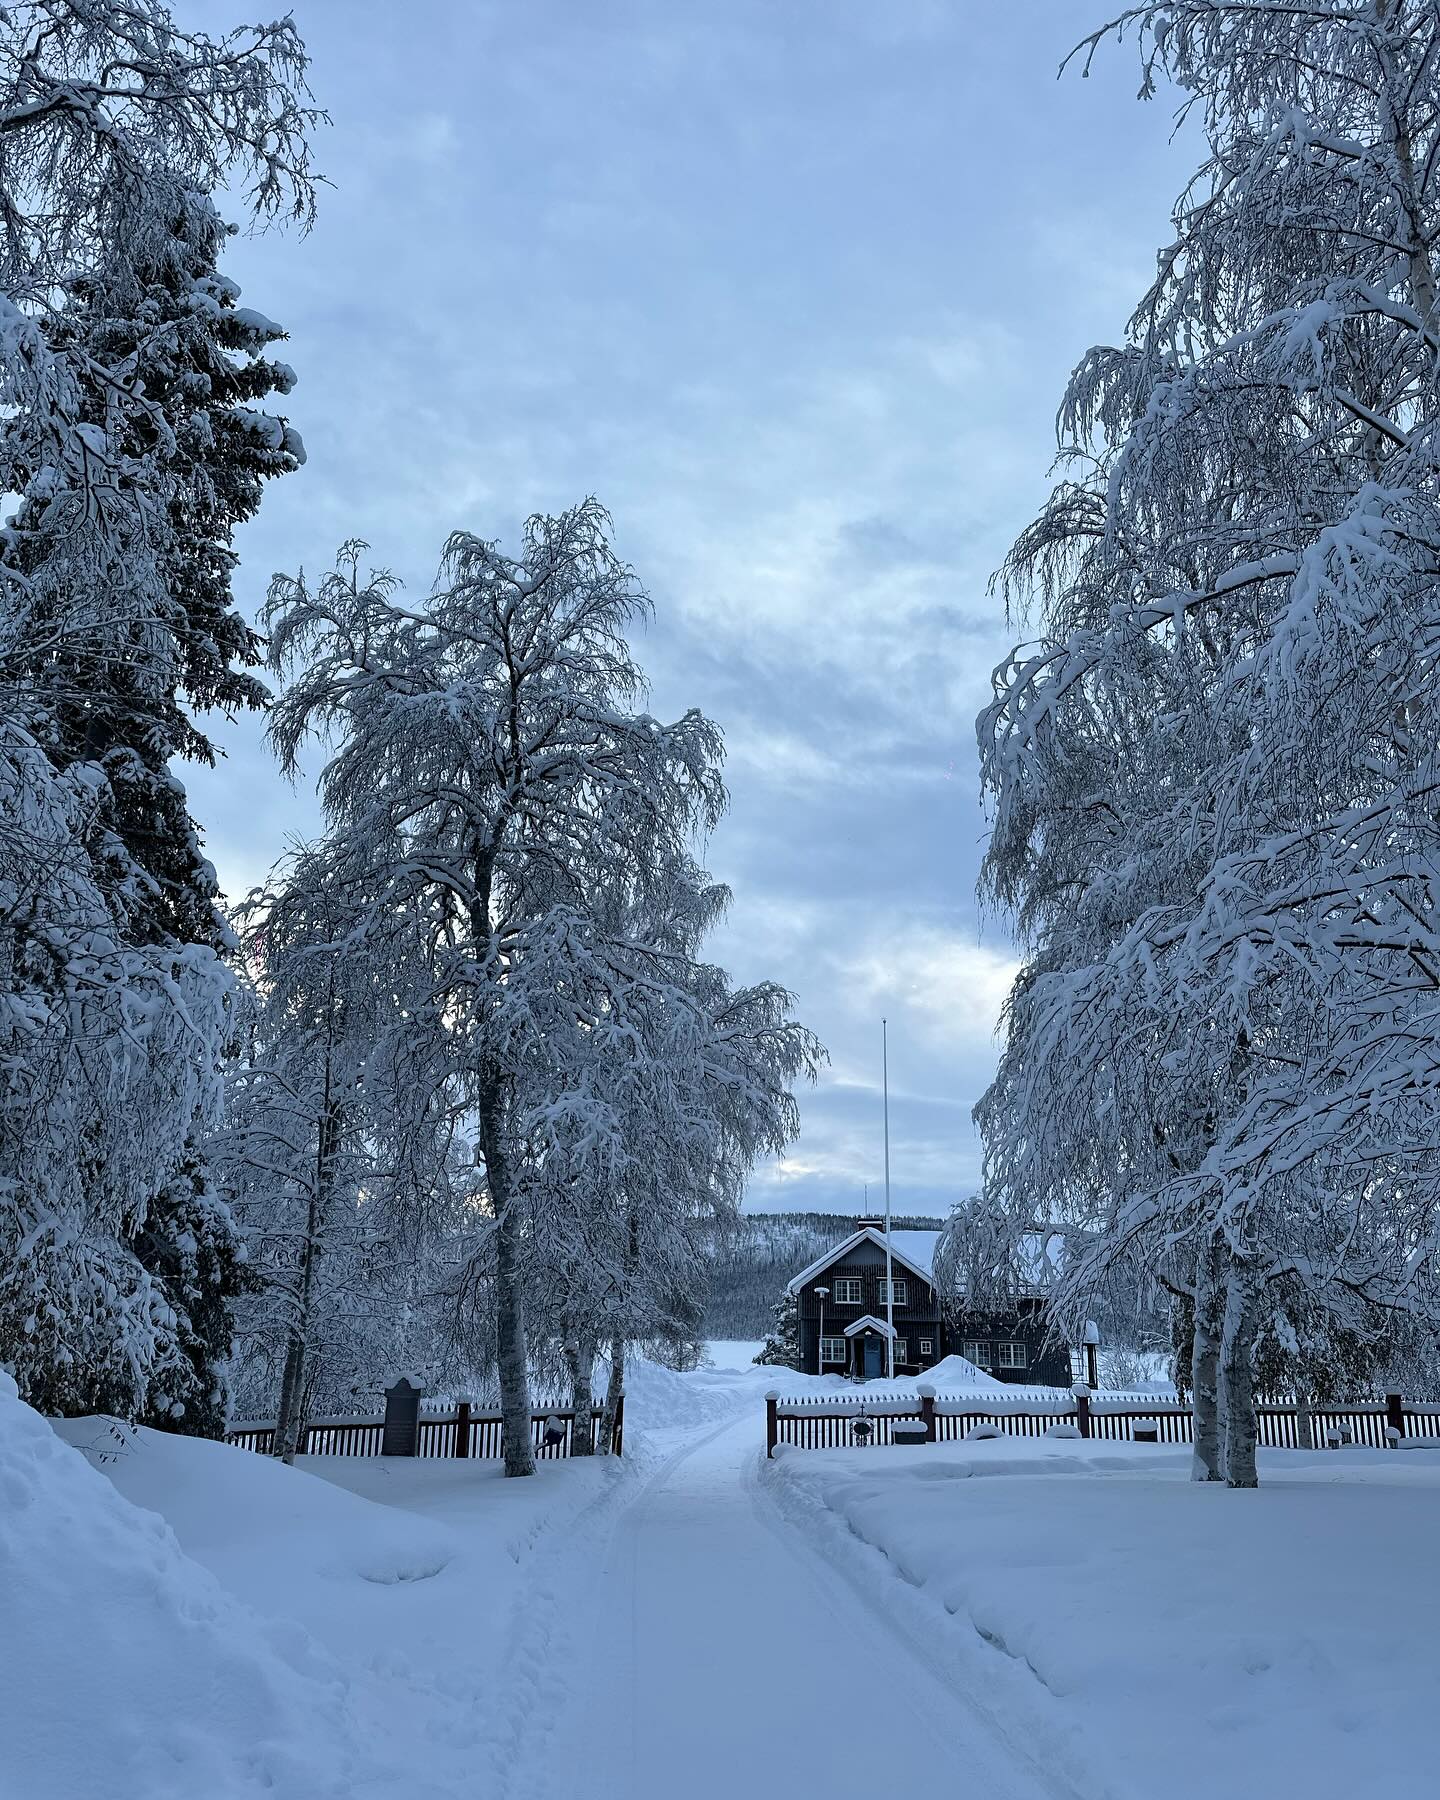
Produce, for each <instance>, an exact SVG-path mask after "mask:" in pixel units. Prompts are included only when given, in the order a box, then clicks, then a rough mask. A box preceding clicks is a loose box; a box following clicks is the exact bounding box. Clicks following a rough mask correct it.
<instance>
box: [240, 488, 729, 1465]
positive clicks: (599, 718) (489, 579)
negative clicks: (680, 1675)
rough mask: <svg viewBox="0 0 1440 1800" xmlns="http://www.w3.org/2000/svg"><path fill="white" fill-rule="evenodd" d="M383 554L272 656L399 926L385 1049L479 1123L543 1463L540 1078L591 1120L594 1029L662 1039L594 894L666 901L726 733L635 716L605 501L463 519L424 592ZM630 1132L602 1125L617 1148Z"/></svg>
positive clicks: (513, 1398)
mask: <svg viewBox="0 0 1440 1800" xmlns="http://www.w3.org/2000/svg"><path fill="white" fill-rule="evenodd" d="M362 550H363V546H359V545H352V546H348V547H347V549H346V550H345V551H344V552H342V556H341V562H340V566H339V568H338V569H337V570H336V571H335V572H334V573H333V574H331V575H328V576H326V577H325V578H324V579H323V580H322V581H321V582H320V583H319V585H318V586H317V587H315V588H314V589H313V590H312V588H311V587H310V586H309V584H308V583H306V582H305V581H304V580H303V579H291V578H289V577H278V578H277V579H276V581H275V583H274V584H273V586H272V589H271V594H270V600H269V604H268V607H267V610H266V623H267V626H268V629H269V632H270V640H271V647H272V655H273V658H274V662H275V665H276V667H277V669H280V670H283V671H286V672H288V673H289V674H290V676H291V684H290V686H289V687H288V689H287V690H286V691H285V692H284V693H283V695H282V696H281V698H280V699H279V700H278V701H277V703H276V706H275V708H274V711H273V713H272V715H271V718H272V733H273V737H274V741H275V743H276V746H277V749H278V750H279V753H280V756H281V759H282V762H283V763H284V765H285V766H286V767H287V768H289V769H293V768H295V766H296V764H297V760H298V757H299V754H300V750H301V748H302V745H303V744H304V742H305V740H306V738H307V737H308V736H309V735H310V734H311V733H312V732H313V733H324V734H326V735H327V736H328V737H329V738H330V740H331V741H333V742H334V744H335V746H336V748H335V752H334V754H333V755H332V757H331V758H330V760H329V762H328V763H327V765H326V767H325V770H324V772H323V775H322V777H321V795H322V799H323V802H324V805H325V809H326V815H327V823H328V834H327V838H326V841H325V845H324V853H325V855H326V857H327V858H328V859H329V861H330V862H331V864H332V867H333V869H334V871H335V873H336V878H337V879H340V880H342V881H344V882H346V883H347V884H348V885H349V886H350V887H351V888H352V890H353V891H354V892H356V893H357V894H363V895H364V896H365V898H366V901H367V903H368V904H369V906H370V907H371V908H372V909H373V911H374V914H375V916H376V917H377V919H379V920H383V921H384V929H385V932H386V934H387V935H386V940H385V941H386V942H387V943H388V944H389V945H390V946H391V947H392V949H393V948H395V947H396V946H403V960H402V961H401V965H400V966H398V967H397V968H396V969H395V971H394V973H393V978H392V983H393V985H392V991H393V992H395V994H396V995H397V999H398V1002H399V1004H398V1007H397V1010H396V1013H395V1015H394V1017H393V1019H392V1021H391V1023H390V1025H389V1027H388V1029H386V1030H384V1031H382V1033H381V1035H380V1038H379V1040H378V1041H377V1044H376V1046H375V1049H374V1053H373V1058H372V1060H374V1061H378V1062H379V1063H381V1064H382V1066H383V1065H388V1066H389V1068H390V1070H391V1071H392V1073H393V1082H392V1091H393V1092H394V1093H395V1094H396V1095H397V1096H403V1095H407V1094H408V1095H409V1096H410V1097H411V1100H410V1105H411V1108H412V1109H413V1110H414V1111H415V1112H417V1113H422V1114H424V1115H426V1116H425V1130H426V1132H427V1133H428V1132H429V1131H430V1129H431V1123H430V1119H429V1116H428V1115H429V1113H430V1111H431V1109H434V1108H438V1109H439V1111H440V1112H441V1114H442V1115H443V1116H444V1117H445V1119H446V1120H447V1121H448V1122H449V1124H450V1127H451V1129H452V1130H453V1132H454V1133H456V1134H457V1135H458V1134H460V1133H462V1132H463V1133H464V1134H466V1135H468V1136H469V1138H470V1140H471V1142H472V1144H473V1151H474V1157H475V1160H476V1162H477V1164H478V1165H479V1167H480V1168H481V1169H482V1170H483V1174H484V1182H485V1187H486V1190H487V1193H488V1201H489V1205H490V1208H491V1210H492V1214H493V1255H494V1263H493V1266H494V1282H495V1296H496V1344H497V1352H498V1355H497V1360H498V1367H499V1376H500V1385H501V1397H502V1411H503V1414H504V1426H503V1443H504V1458H505V1467H506V1471H507V1473H509V1474H512V1475H521V1474H526V1473H529V1472H530V1470H531V1468H532V1467H533V1453H532V1449H531V1431H530V1400H529V1379H528V1370H527V1344H526V1329H525V1318H524V1307H523V1301H522V1270H521V1257H522V1248H523V1243H524V1238H525V1231H526V1219H525V1216H524V1210H523V1195H522V1193H521V1187H520V1181H519V1169H518V1158H519V1156H520V1155H521V1154H522V1146H523V1142H524V1138H525V1135H526V1130H527V1124H528V1121H527V1120H526V1118H525V1117H524V1115H523V1111H522V1109H523V1107H524V1105H525V1101H526V1097H527V1091H528V1093H530V1094H533V1093H534V1092H535V1091H536V1090H535V1087H534V1085H533V1084H532V1085H531V1086H530V1087H529V1089H528V1090H527V1086H526V1082H527V1077H528V1076H529V1074H530V1071H531V1070H532V1068H533V1067H535V1066H537V1065H538V1066H540V1067H543V1068H544V1069H545V1070H546V1071H547V1081H548V1082H550V1083H551V1085H550V1086H549V1090H548V1091H549V1092H550V1093H551V1094H553V1095H555V1096H557V1099H556V1104H559V1103H560V1099H559V1097H560V1096H564V1097H565V1099H566V1102H567V1103H568V1104H569V1106H570V1108H571V1110H572V1111H573V1112H574V1114H575V1115H576V1116H577V1117H581V1116H582V1115H583V1114H584V1112H585V1109H586V1106H587V1098H586V1094H585V1091H584V1088H583V1085H581V1078H583V1075H584V1072H585V1070H586V1069H587V1068H588V1066H589V1065H590V1064H591V1063H592V1061H593V1057H594V1041H595V1039H596V1037H597V1036H599V1037H601V1038H609V1039H611V1040H612V1041H613V1042H615V1043H616V1045H617V1046H619V1045H620V1044H622V1043H635V1044H637V1046H638V1045H640V1044H641V1043H642V1042H643V1040H639V1039H637V1038H636V1037H635V1036H634V1034H633V1033H632V1032H631V1031H630V1027H629V1022H628V1020H627V1018H626V1016H625V1014H624V1011H623V1006H624V1004H625V1003H626V1001H627V998H628V990H629V988H630V986H631V985H632V978H631V976H630V972H629V970H628V968H627V967H626V966H625V965H624V964H623V963H621V964H620V965H619V967H618V968H617V966H616V958H615V954H614V946H612V945H611V944H610V943H609V942H608V941H607V940H606V938H605V936H604V934H603V932H601V931H600V930H599V928H598V927H597V925H596V923H595V920H594V919H593V917H592V915H591V913H590V911H589V908H588V904H587V902H588V896H589V894H590V892H591V891H592V890H593V888H594V886H595V885H596V884H597V883H600V882H602V881H611V882H622V883H623V884H624V885H625V886H626V887H627V889H629V890H631V891H633V892H634V893H636V894H638V895H644V894H645V893H647V891H649V890H650V889H651V888H652V887H653V884H654V882H655V881H656V880H657V878H658V877H657V873H656V872H657V871H660V870H664V869H666V868H668V867H669V866H670V865H671V864H672V863H673V861H674V859H675V858H676V857H678V856H680V855H682V854H683V853H684V850H685V848H686V844H687V842H688V840H689V838H690V835H691V833H692V832H693V831H694V830H695V829H696V828H697V827H706V826H709V825H711V824H713V823H714V821H715V820H716V819H717V818H718V816H719V813H720V810H721V807H722V804H723V800H724V789H723V787H722V784H721V781H720V776H719V771H718V761H719V755H720V738H719V734H718V732H717V731H716V730H715V728H714V726H712V725H711V724H710V723H709V722H708V721H707V720H705V719H703V718H702V717H701V716H700V715H699V714H698V713H695V712H690V713H687V714H685V715H684V717H682V718H681V719H680V720H678V721H677V722H676V723H674V724H671V725H663V724H661V723H660V722H659V721H657V720H655V719H653V718H651V717H649V716H647V715H645V714H643V713H638V712H635V711H633V710H631V709H632V707H633V704H634V700H635V698H636V696H637V694H638V692H639V689H640V676H639V672H638V670H637V669H636V667H635V665H634V662H633V661H632V659H631V656H630V651H629V647H628V645H627V643H626V640H625V632H626V630H627V628H628V626H629V625H630V624H631V623H632V622H633V621H634V620H635V619H636V618H637V617H639V616H640V615H641V614H642V612H643V611H644V609H645V606H646V601H645V598H644V595H643V594H642V592H641V590H640V588H639V587H638V585H637V583H636V581H635V579H634V577H633V575H632V574H631V572H630V570H629V569H627V568H626V567H625V566H624V565H623V564H621V563H620V562H619V561H618V560H617V559H616V557H615V555H614V552H613V551H612V549H611V547H610V543H609V537H608V520H607V518H606V515H605V514H604V512H603V511H602V509H601V508H600V507H599V506H598V505H596V504H595V503H594V502H593V501H590V502H586V503H585V504H584V505H582V506H579V507H577V508H575V509H574V510H573V511H572V512H569V513H565V514H563V515H561V516H560V517H559V518H554V519H546V518H536V519H532V520H531V521H530V522H529V524H528V525H527V527H526V532H525V544H524V549H523V552H522V554H521V555H520V556H519V557H518V558H511V557H508V556H506V555H504V554H503V553H502V552H501V551H500V550H499V548H498V547H497V546H496V545H494V544H491V543H487V542H485V541H484V540H482V539H479V538H476V537H473V536H471V535H469V534H467V533H460V534H457V535H456V536H455V537H453V538H452V539H451V540H450V542H449V544H448V545H447V547H446V552H445V559H444V563H443V566H442V571H441V582H442V584H443V585H441V587H440V588H439V589H438V591H437V592H436V593H435V594H433V595H432V596H431V598H430V599H429V600H428V601H426V602H425V603H424V604H422V605H420V606H418V607H414V608H411V607H407V606H405V605H404V604H403V603H402V602H401V600H400V598H399V593H398V584H397V583H396V582H395V581H394V580H393V579H392V578H390V577H388V576H383V575H382V576H372V577H370V578H369V579H368V580H365V581H362V580H361V579H360V576H359V557H360V555H361V554H362ZM572 1073H573V1074H574V1075H575V1076H576V1080H575V1082H574V1083H573V1084H572V1083H571V1081H570V1079H569V1078H570V1076H571V1075H572ZM405 1124H406V1120H405V1118H403V1117H401V1118H400V1119H397V1121H396V1128H397V1129H398V1130H401V1131H402V1132H403V1128H404V1126H405ZM608 1131H609V1127H608V1123H607V1122H605V1121H603V1120H602V1121H600V1122H599V1124H598V1128H597V1143H598V1142H601V1141H603V1139H604V1138H605V1137H606V1136H607V1134H608ZM582 1135H583V1133H582Z"/></svg>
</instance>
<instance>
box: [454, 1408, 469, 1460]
mask: <svg viewBox="0 0 1440 1800" xmlns="http://www.w3.org/2000/svg"><path fill="white" fill-rule="evenodd" d="M455 1454H456V1455H457V1456H468V1455H469V1454H470V1402H469V1401H468V1400H462V1401H461V1402H460V1403H459V1405H458V1406H457V1407H456V1408H455Z"/></svg>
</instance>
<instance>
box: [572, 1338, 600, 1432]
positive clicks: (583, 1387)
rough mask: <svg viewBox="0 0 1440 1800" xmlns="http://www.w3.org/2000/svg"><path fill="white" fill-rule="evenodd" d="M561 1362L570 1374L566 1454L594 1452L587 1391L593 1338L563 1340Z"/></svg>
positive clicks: (591, 1404) (590, 1397)
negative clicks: (563, 1357)
mask: <svg viewBox="0 0 1440 1800" xmlns="http://www.w3.org/2000/svg"><path fill="white" fill-rule="evenodd" d="M565 1362H566V1365H567V1367H568V1369H569V1374H570V1409H571V1411H572V1412H573V1413H574V1415H575V1417H574V1419H573V1420H572V1422H571V1425H570V1454H571V1455H572V1456H593V1455H594V1454H595V1417H594V1412H593V1407H594V1404H595V1401H594V1396H593V1395H592V1393H591V1391H590V1381H591V1376H592V1374H593V1372H594V1369H595V1340H594V1338H593V1337H583V1336H582V1337H578V1338H570V1339H567V1340H566V1344H565Z"/></svg>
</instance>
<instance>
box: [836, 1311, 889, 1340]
mask: <svg viewBox="0 0 1440 1800" xmlns="http://www.w3.org/2000/svg"><path fill="white" fill-rule="evenodd" d="M857 1331H878V1332H879V1333H880V1335H881V1337H894V1336H895V1327H894V1326H893V1325H887V1324H886V1323H885V1321H884V1320H883V1319H877V1318H876V1317H875V1315H874V1313H866V1315H865V1317H864V1318H863V1319H852V1320H851V1321H850V1323H849V1324H848V1325H847V1326H846V1327H845V1335H846V1337H854V1335H855V1333H856V1332H857Z"/></svg>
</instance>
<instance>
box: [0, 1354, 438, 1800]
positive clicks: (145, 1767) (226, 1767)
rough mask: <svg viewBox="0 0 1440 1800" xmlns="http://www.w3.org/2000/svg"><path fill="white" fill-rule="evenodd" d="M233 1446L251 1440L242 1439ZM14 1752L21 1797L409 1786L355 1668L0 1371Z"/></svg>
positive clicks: (12, 1781) (226, 1795)
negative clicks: (282, 1619) (240, 1583)
mask: <svg viewBox="0 0 1440 1800" xmlns="http://www.w3.org/2000/svg"><path fill="white" fill-rule="evenodd" d="M231 1454H232V1455H240V1454H242V1453H238V1452H234V1453H231ZM0 1595H3V1616H4V1621H5V1631H4V1637H5V1643H6V1646H7V1652H8V1654H7V1655H6V1657H5V1659H4V1665H3V1673H0V1746H3V1750H0V1754H3V1759H4V1784H5V1791H6V1793H8V1794H14V1795H16V1796H24V1800H92V1797H93V1796H95V1795H100V1794H103V1795H105V1796H107V1800H171V1797H172V1796H173V1797H174V1800H193V1797H194V1796H197V1795H204V1796H206V1800H231V1797H232V1796H236V1797H239V1796H249V1795H257V1796H258V1795H262V1794H263V1795H265V1796H267V1800H309V1797H313V1796H322V1795H326V1796H335V1797H336V1800H339V1797H340V1796H343V1795H350V1794H354V1793H357V1792H361V1791H364V1792H366V1793H377V1792H384V1793H394V1794H397V1795H398V1794H400V1793H402V1792H404V1791H405V1790H404V1787H403V1786H402V1785H401V1778H400V1771H398V1770H397V1771H394V1782H393V1785H386V1784H385V1781H384V1776H385V1773H386V1772H385V1771H383V1770H381V1769H380V1768H379V1767H378V1766H377V1765H376V1764H375V1762H374V1761H373V1759H371V1758H370V1757H369V1756H368V1755H367V1754H366V1752H365V1751H364V1750H363V1749H362V1748H361V1747H360V1746H361V1744H362V1741H363V1738H364V1735H365V1734H364V1733H363V1732H362V1730H361V1729H360V1723H359V1720H358V1719H357V1716H356V1713H355V1710H354V1708H353V1707H352V1705H351V1695H350V1692H349V1689H348V1685H347V1683H346V1681H345V1679H344V1676H343V1674H342V1672H341V1670H340V1669H339V1668H338V1667H337V1666H336V1665H335V1663H334V1662H333V1661H332V1660H331V1659H330V1658H329V1657H328V1656H327V1655H326V1653H325V1652H324V1651H323V1650H321V1649H320V1647H319V1646H318V1645H316V1644H315V1643H314V1641H313V1640H312V1639H311V1638H310V1637H309V1635H308V1634H307V1633H306V1632H305V1631H304V1630H302V1629H301V1628H300V1627H298V1626H296V1625H294V1624H278V1623H268V1622H266V1621H264V1620H262V1619H260V1618H259V1617H257V1616H256V1615H255V1614H254V1613H253V1612H252V1611H250V1610H249V1609H248V1608H247V1607H245V1606H243V1605H242V1604H240V1603H239V1602H238V1601H237V1600H235V1599H234V1598H233V1597H232V1596H231V1595H229V1594H227V1593H226V1592H225V1591H224V1590H223V1589H222V1588H221V1587H220V1586H219V1584H218V1583H217V1582H216V1581H215V1580H214V1578H213V1577H212V1576H211V1575H210V1574H208V1573H207V1572H206V1571H205V1570H204V1569H202V1568H200V1567H199V1566H198V1565H197V1564H196V1563H194V1562H193V1561H191V1560H190V1559H189V1558H188V1557H187V1556H185V1555H184V1554H183V1553H182V1551H181V1549H180V1547H179V1545H178V1544H177V1543H176V1541H175V1537H174V1535H173V1534H172V1532H171V1531H170V1530H169V1528H168V1527H167V1526H166V1525H165V1523H164V1522H163V1521H162V1520H161V1519H159V1518H157V1517H155V1515H154V1514H153V1513H149V1512H144V1511H141V1510H140V1509H139V1508H138V1507H136V1506H134V1505H132V1504H131V1503H130V1501H128V1500H126V1499H125V1498H124V1497H123V1496H122V1495H121V1494H119V1493H118V1492H117V1491H116V1490H115V1488H114V1487H113V1486H112V1485H111V1484H110V1482H109V1481H107V1480H106V1479H105V1477H104V1476H103V1475H101V1474H100V1473H99V1472H97V1471H96V1470H95V1469H93V1468H91V1467H89V1466H88V1465H87V1463H86V1461H85V1458H84V1457H83V1456H80V1455H77V1454H76V1452H75V1451H74V1450H73V1449H71V1448H70V1447H69V1446H68V1445H67V1444H65V1443H63V1442H62V1441H61V1440H60V1439H59V1438H58V1437H57V1436H56V1435H55V1433H54V1432H53V1431H52V1430H51V1428H50V1426H49V1425H48V1424H47V1423H46V1421H45V1420H44V1419H42V1418H41V1417H40V1415H39V1414H38V1413H36V1412H34V1411H33V1410H32V1409H31V1408H30V1407H28V1406H26V1405H24V1404H23V1403H22V1402H21V1400H20V1399H19V1397H18V1395H17V1393H16V1389H15V1384H14V1382H13V1381H12V1380H11V1378H10V1377H9V1376H8V1375H6V1374H5V1373H4V1372H3V1371H0Z"/></svg>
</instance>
